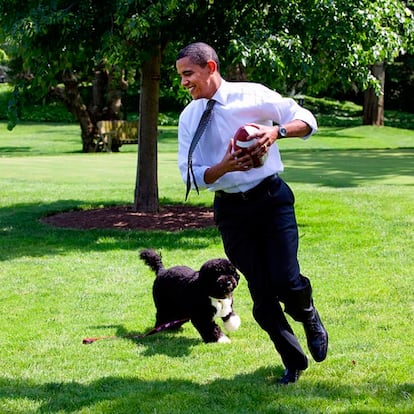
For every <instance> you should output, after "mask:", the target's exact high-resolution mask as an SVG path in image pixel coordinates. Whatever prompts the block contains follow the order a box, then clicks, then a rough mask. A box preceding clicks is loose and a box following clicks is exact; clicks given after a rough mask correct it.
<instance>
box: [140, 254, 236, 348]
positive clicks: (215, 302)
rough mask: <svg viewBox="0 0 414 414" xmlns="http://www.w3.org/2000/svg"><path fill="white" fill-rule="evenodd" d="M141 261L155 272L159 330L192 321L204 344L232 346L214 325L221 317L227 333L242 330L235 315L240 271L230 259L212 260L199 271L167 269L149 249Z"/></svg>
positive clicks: (155, 298) (185, 268)
mask: <svg viewBox="0 0 414 414" xmlns="http://www.w3.org/2000/svg"><path fill="white" fill-rule="evenodd" d="M140 258H141V259H142V260H143V261H144V262H145V263H146V264H147V265H148V266H149V267H150V268H151V269H152V270H153V271H154V272H155V274H156V279H155V281H154V285H153V298H154V303H155V307H156V310H157V311H156V322H155V326H156V327H157V326H161V325H164V324H166V323H169V322H172V321H182V320H184V321H183V322H180V323H178V324H175V325H174V329H177V328H178V327H180V326H181V325H182V324H183V323H185V321H186V320H191V322H192V324H193V325H194V327H195V328H196V329H197V330H198V332H199V333H200V335H201V337H202V339H203V341H204V342H230V339H229V338H228V337H227V336H226V335H225V334H224V333H223V332H222V330H221V329H220V327H219V326H218V325H217V324H216V322H215V321H214V318H217V317H221V318H222V320H223V322H224V327H225V329H226V330H227V331H234V330H236V329H238V328H239V326H240V318H239V316H238V315H236V313H235V312H234V311H233V291H234V289H235V288H236V287H237V285H238V282H239V275H238V274H237V271H236V268H235V267H234V266H233V264H232V263H230V262H229V261H228V260H227V259H212V260H209V261H207V262H206V263H204V264H203V265H202V267H201V268H200V270H199V271H195V270H193V269H191V268H190V267H187V266H174V267H171V268H169V269H166V268H164V265H163V263H162V259H161V256H160V255H159V254H158V253H156V252H155V251H154V250H151V249H145V250H142V251H141V252H140Z"/></svg>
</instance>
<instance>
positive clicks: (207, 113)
mask: <svg viewBox="0 0 414 414" xmlns="http://www.w3.org/2000/svg"><path fill="white" fill-rule="evenodd" d="M215 103H216V101H215V100H214V99H210V100H209V101H208V102H207V106H206V109H205V110H204V112H203V115H201V118H200V122H199V124H198V127H197V129H196V132H195V133H194V137H193V140H192V141H191V145H190V149H189V150H188V163H187V190H186V193H185V200H186V201H187V197H188V194H189V193H190V189H191V178H190V173H191V177H192V178H193V183H194V186H195V188H196V190H197V193H198V186H197V182H196V179H195V176H194V171H193V152H194V150H195V147H196V146H197V144H198V141H200V138H201V136H202V135H203V133H204V131H205V130H206V128H207V125H208V123H209V121H210V119H211V111H212V109H213V106H214V104H215Z"/></svg>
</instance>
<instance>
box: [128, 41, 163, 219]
mask: <svg viewBox="0 0 414 414" xmlns="http://www.w3.org/2000/svg"><path fill="white" fill-rule="evenodd" d="M160 68H161V50H160V47H158V48H157V50H156V54H155V55H152V56H150V57H149V58H148V59H147V60H146V61H145V62H144V63H143V64H142V66H141V99H140V105H139V106H140V108H139V128H138V160H137V176H136V184H135V198H134V209H135V211H142V212H146V213H155V212H157V211H158V210H159V200H158V178H157V169H158V162H157V136H158V100H159V93H160V70H161V69H160Z"/></svg>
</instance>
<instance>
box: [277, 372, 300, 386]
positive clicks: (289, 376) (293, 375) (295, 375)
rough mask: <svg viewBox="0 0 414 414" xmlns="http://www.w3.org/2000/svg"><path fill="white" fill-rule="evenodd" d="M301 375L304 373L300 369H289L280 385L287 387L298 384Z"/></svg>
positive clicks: (281, 379)
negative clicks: (294, 383)
mask: <svg viewBox="0 0 414 414" xmlns="http://www.w3.org/2000/svg"><path fill="white" fill-rule="evenodd" d="M301 374H302V371H301V370H300V369H289V368H287V369H286V371H285V373H284V375H283V377H282V378H280V380H279V384H282V385H287V384H290V383H293V382H296V381H297V380H298V379H299V377H300V375H301Z"/></svg>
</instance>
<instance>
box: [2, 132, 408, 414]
mask: <svg viewBox="0 0 414 414" xmlns="http://www.w3.org/2000/svg"><path fill="white" fill-rule="evenodd" d="M280 147H281V151H282V157H283V159H284V163H285V167H286V171H285V173H284V174H283V177H284V178H285V179H286V181H287V182H288V183H289V184H290V185H291V187H292V188H293V190H294V192H295V195H296V212H297V219H298V223H299V230H300V250H299V258H300V262H301V267H302V272H303V273H304V274H306V275H308V276H309V277H310V278H311V279H312V282H313V286H314V296H315V302H316V305H317V307H318V310H319V311H320V313H321V315H322V317H323V320H324V323H325V325H326V327H327V328H328V331H329V334H330V350H329V356H328V358H327V360H326V361H324V362H323V363H320V364H317V363H315V362H312V361H311V363H310V367H309V369H308V370H307V371H306V372H305V373H304V375H303V377H302V378H301V380H300V381H299V382H298V383H297V384H295V385H292V386H288V387H281V386H277V385H275V381H276V380H277V378H279V377H280V375H281V374H282V372H283V367H282V365H281V361H280V359H279V356H278V355H277V353H276V352H275V350H274V348H273V345H272V344H271V342H270V340H269V339H268V338H267V336H266V334H265V333H264V332H263V331H262V330H261V329H260V328H259V327H258V326H257V324H256V323H255V322H254V320H253V318H252V315H251V307H252V303H251V299H250V296H249V292H248V289H247V286H246V282H245V280H244V279H243V278H242V279H241V284H240V286H239V287H238V289H237V291H236V296H235V309H236V310H237V312H238V313H239V314H240V316H241V319H242V326H241V328H240V329H239V330H238V331H237V332H234V333H233V334H231V339H232V343H231V344H204V343H202V342H201V340H200V338H199V335H198V334H197V332H196V331H195V330H194V328H193V327H192V326H191V325H190V324H186V325H185V326H184V328H183V329H182V330H181V331H180V332H178V333H160V334H157V335H154V336H150V337H147V338H143V339H116V340H102V341H98V342H96V343H94V344H91V345H83V344H82V339H83V338H85V337H94V336H105V335H118V336H122V335H128V334H139V333H144V332H146V331H148V330H149V329H150V328H151V327H152V326H153V323H154V305H153V303H152V297H151V286H152V282H153V274H152V273H151V271H150V270H149V269H148V268H146V267H145V266H144V264H143V263H142V262H140V261H139V259H138V251H139V250H140V249H141V248H146V247H153V248H155V249H157V250H160V251H161V252H162V254H163V258H164V262H165V265H166V266H172V265H176V264H187V265H189V266H192V267H194V268H198V267H199V266H200V265H201V264H202V263H203V262H204V261H205V260H207V259H209V258H212V257H221V256H223V255H224V253H223V248H222V244H221V239H220V236H219V234H218V232H217V230H216V229H215V228H206V229H200V230H196V231H183V232H176V233H169V232H136V231H123V230H88V231H80V230H71V229H59V228H53V227H50V226H47V225H45V224H43V223H42V222H41V221H40V219H41V217H43V216H45V215H48V214H53V213H55V212H59V211H65V210H70V209H86V208H96V207H99V206H105V205H114V204H123V205H125V204H129V205H130V204H132V202H133V194H134V187H135V175H136V162H137V156H136V146H133V145H131V146H124V147H122V148H121V153H118V154H82V153H81V152H80V148H81V145H80V138H79V128H78V127H77V126H76V125H58V124H56V125H53V124H24V125H20V126H18V127H17V128H16V129H15V130H14V131H13V132H8V131H7V130H6V129H5V124H0V260H1V266H0V284H1V289H0V303H1V306H0V327H1V332H2V335H0V355H1V357H0V412H1V413H22V414H23V413H24V414H26V413H306V414H311V413H407V414H408V413H412V412H414V401H413V393H414V381H413V378H414V357H413V353H412V352H413V351H412V348H413V344H414V333H413V327H412V325H413V319H414V318H413V317H414V308H413V305H414V302H413V297H414V295H413V294H414V291H413V282H414V264H413V259H412V258H413V256H414V248H413V230H414V226H413V224H414V223H413V221H414V220H413V217H414V207H413V206H414V193H413V186H414V156H413V154H414V131H412V130H403V129H398V128H389V127H384V128H379V129H378V128H372V127H355V128H348V129H339V128H321V131H320V132H319V133H318V135H316V136H314V137H312V138H311V139H310V140H308V141H301V140H285V141H281V143H280ZM159 193H160V199H161V203H162V204H167V203H183V200H184V184H183V183H182V182H181V179H180V177H179V175H178V170H177V167H176V129H175V128H164V129H162V130H161V133H160V136H159ZM211 201H212V196H211V194H210V193H208V192H202V193H201V195H200V196H197V195H196V193H193V194H192V195H191V198H190V203H191V204H197V205H211ZM252 242H254V241H252ZM292 326H293V328H294V330H295V332H296V333H297V335H298V337H299V339H300V341H301V343H302V344H303V346H304V348H305V349H306V340H305V337H304V333H303V329H302V327H301V326H300V324H298V323H296V322H293V321H292Z"/></svg>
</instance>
